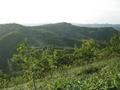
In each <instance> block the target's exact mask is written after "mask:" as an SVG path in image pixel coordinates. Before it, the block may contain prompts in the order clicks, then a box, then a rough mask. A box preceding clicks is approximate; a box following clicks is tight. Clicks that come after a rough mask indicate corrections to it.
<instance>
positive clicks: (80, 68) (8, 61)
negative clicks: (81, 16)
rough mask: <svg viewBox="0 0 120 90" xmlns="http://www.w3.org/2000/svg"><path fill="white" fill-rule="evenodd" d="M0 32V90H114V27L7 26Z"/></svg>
mask: <svg viewBox="0 0 120 90" xmlns="http://www.w3.org/2000/svg"><path fill="white" fill-rule="evenodd" d="M0 32H1V33H0V34H1V35H0V56H1V57H0V65H1V71H0V90H120V33H119V31H117V30H115V29H114V28H111V27H105V28H87V27H79V26H74V25H72V24H69V23H58V24H48V25H41V26H34V27H26V26H21V25H17V24H8V25H1V26H0Z"/></svg>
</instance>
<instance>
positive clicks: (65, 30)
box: [0, 23, 118, 71]
mask: <svg viewBox="0 0 120 90" xmlns="http://www.w3.org/2000/svg"><path fill="white" fill-rule="evenodd" d="M114 33H115V34H116V33H118V31H116V30H115V29H113V28H86V27H78V26H74V25H72V24H69V23H57V24H49V25H42V26H34V27H28V26H22V25H18V24H5V25H0V55H1V62H0V68H2V69H3V70H4V71H8V68H9V67H8V65H7V62H8V61H7V59H9V58H10V57H11V55H12V54H13V53H15V52H16V48H17V47H18V45H19V44H20V43H21V41H23V40H24V39H27V41H28V44H29V45H30V46H34V47H40V48H44V47H46V46H47V47H53V48H55V47H62V48H73V47H74V45H75V44H76V45H77V46H79V45H80V43H79V40H80V41H81V40H83V39H88V38H92V39H95V40H97V41H99V42H101V43H103V42H104V41H109V39H110V38H111V37H112V36H113V34H114ZM4 66H6V67H4Z"/></svg>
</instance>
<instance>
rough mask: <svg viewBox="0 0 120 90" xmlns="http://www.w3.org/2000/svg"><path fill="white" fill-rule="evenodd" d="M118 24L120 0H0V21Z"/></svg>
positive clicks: (119, 20) (119, 19) (119, 21)
mask: <svg viewBox="0 0 120 90" xmlns="http://www.w3.org/2000/svg"><path fill="white" fill-rule="evenodd" d="M56 22H70V23H113V24H115V23H120V0H0V23H20V24H39V23H56Z"/></svg>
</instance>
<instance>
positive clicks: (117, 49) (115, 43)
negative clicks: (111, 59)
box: [109, 34, 120, 54]
mask: <svg viewBox="0 0 120 90" xmlns="http://www.w3.org/2000/svg"><path fill="white" fill-rule="evenodd" d="M109 49H110V50H111V52H114V53H118V54H120V34H118V35H115V36H114V37H112V38H111V40H110V45H109Z"/></svg>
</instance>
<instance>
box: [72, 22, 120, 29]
mask: <svg viewBox="0 0 120 90" xmlns="http://www.w3.org/2000/svg"><path fill="white" fill-rule="evenodd" d="M73 25H76V26H80V27H92V28H102V27H113V28H114V29H116V30H118V31H120V24H77V23H74V24H73Z"/></svg>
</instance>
